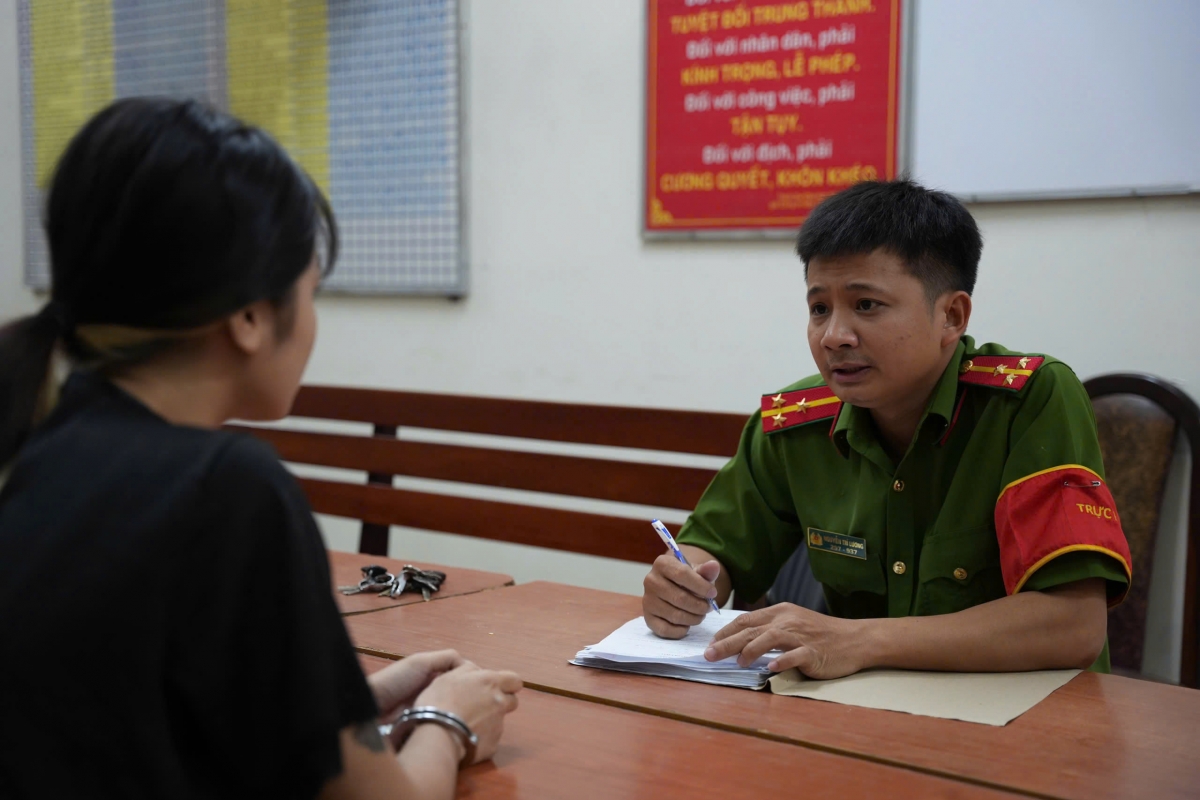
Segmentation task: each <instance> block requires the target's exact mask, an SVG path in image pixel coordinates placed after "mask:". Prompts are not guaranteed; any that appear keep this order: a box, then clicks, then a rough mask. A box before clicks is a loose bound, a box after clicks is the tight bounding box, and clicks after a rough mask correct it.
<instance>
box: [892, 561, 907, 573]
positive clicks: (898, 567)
mask: <svg viewBox="0 0 1200 800" xmlns="http://www.w3.org/2000/svg"><path fill="white" fill-rule="evenodd" d="M906 569H908V567H906V566H904V562H903V561H897V562H896V563H895V564H892V572H894V573H896V574H897V575H903V574H904V570H906Z"/></svg>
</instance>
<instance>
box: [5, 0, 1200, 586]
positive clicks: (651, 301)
mask: <svg viewBox="0 0 1200 800" xmlns="http://www.w3.org/2000/svg"><path fill="white" fill-rule="evenodd" d="M3 2H4V13H3V15H2V19H0V53H3V55H2V56H0V241H3V242H4V243H5V245H6V246H5V247H4V248H2V249H0V317H7V316H10V315H11V314H13V313H15V312H17V311H21V310H25V309H28V308H31V307H33V299H32V298H31V296H30V294H29V293H28V292H27V291H25V290H24V289H23V288H22V287H21V278H20V263H21V262H20V227H19V226H20V195H19V185H20V184H19V180H18V175H19V173H18V171H17V170H18V169H19V142H18V136H19V129H18V124H17V119H16V109H17V108H18V103H17V83H16V45H15V41H16V39H15V34H14V32H13V29H14V27H15V22H14V14H13V11H12V0H3ZM464 2H465V0H464ZM465 4H466V8H467V11H466V20H467V24H468V27H469V35H468V45H467V48H466V52H467V60H468V69H467V79H468V80H467V88H468V93H467V96H466V98H465V103H466V108H467V109H468V115H469V127H468V132H467V133H468V138H469V148H470V166H469V170H470V185H469V191H468V200H469V207H470V223H471V232H470V253H471V290H470V294H469V296H468V297H467V298H466V299H465V300H462V301H460V302H450V301H446V300H436V299H420V300H417V299H379V298H376V299H366V298H351V297H326V298H324V299H323V300H322V301H321V304H320V312H321V333H320V338H319V341H318V345H317V350H316V353H315V354H314V357H313V361H312V364H311V367H310V369H309V372H308V379H309V380H310V381H312V382H321V383H339V384H353V385H357V386H377V387H389V388H405V389H419V390H432V391H441V392H463V393H473V394H487V395H497V396H510V397H524V398H538V399H556V400H566V401H581V402H595V403H622V404H635V405H649V406H662V407H668V408H670V407H678V408H688V409H712V410H724V411H738V412H749V411H750V410H752V409H753V408H755V407H756V404H757V398H758V396H759V394H760V393H762V392H765V391H768V390H773V389H776V388H778V387H780V386H783V385H785V384H787V383H790V382H791V381H793V380H795V379H796V378H797V377H800V376H802V375H805V374H809V373H811V372H814V371H815V369H814V367H813V364H812V361H811V358H810V356H809V354H808V348H807V345H806V341H805V337H804V325H805V311H804V305H803V298H802V288H803V277H802V274H801V270H800V265H799V263H798V261H797V259H796V258H795V257H794V256H793V255H792V254H791V246H790V245H789V244H788V243H786V242H757V243H753V242H752V243H745V242H742V243H733V242H730V243H711V242H706V243H662V242H656V243H653V244H648V243H645V242H643V241H642V240H641V238H640V236H639V234H638V230H639V229H638V220H639V208H640V202H641V197H640V187H641V161H642V127H641V126H642V101H643V96H642V84H643V76H642V46H643V33H642V28H643V13H644V12H643V5H644V4H642V3H640V2H634V0H624V2H619V3H618V2H613V3H606V4H605V7H604V9H603V13H600V12H598V11H597V10H596V8H595V6H594V4H584V3H582V2H574V3H572V2H565V1H564V0H521V2H516V0H472V1H471V2H469V3H465ZM972 211H973V212H974V213H975V215H976V217H977V219H978V220H979V222H980V225H981V226H982V228H983V231H984V235H985V238H986V246H985V249H984V260H983V265H982V267H981V278H980V281H979V287H978V291H977V293H976V312H975V314H976V316H975V319H974V321H973V323H972V330H971V332H972V333H973V334H974V335H975V336H976V337H977V338H979V339H982V340H991V341H999V342H1002V343H1004V344H1006V345H1008V346H1010V347H1013V348H1016V349H1028V350H1032V351H1047V352H1050V353H1052V354H1054V355H1056V356H1058V357H1060V358H1063V359H1064V360H1066V361H1067V362H1068V363H1070V364H1071V365H1072V366H1074V367H1075V369H1076V371H1077V372H1078V373H1079V374H1080V376H1081V377H1087V376H1091V375H1095V374H1098V373H1103V372H1113V371H1124V370H1134V371H1142V372H1150V373H1154V374H1158V375H1161V376H1164V377H1166V378H1168V379H1170V380H1173V381H1175V382H1176V383H1178V384H1179V385H1181V386H1183V387H1184V389H1185V390H1187V391H1188V392H1189V393H1191V394H1192V395H1193V396H1194V397H1200V352H1198V343H1200V323H1198V322H1197V312H1196V308H1195V305H1196V301H1197V299H1200V264H1198V263H1197V261H1198V254H1200V197H1186V198H1164V199H1145V200H1104V201H1088V202H1054V203H1042V204H1014V205H992V206H976V207H974V208H972ZM330 536H331V542H332V543H333V544H335V545H337V546H342V547H346V546H349V542H350V541H351V539H352V536H351V535H350V533H349V530H348V528H347V527H346V526H344V525H337V524H334V525H332V526H331V527H330ZM393 542H394V544H393V551H394V552H395V553H396V554H397V555H403V556H407V557H409V558H413V559H426V560H431V561H441V562H442V563H448V564H458V565H463V566H478V567H483V568H487V567H492V568H496V569H502V570H504V571H508V572H510V573H512V574H514V575H515V576H516V577H517V578H518V579H519V580H531V579H534V578H549V579H558V580H566V581H569V582H577V583H583V584H587V585H598V586H605V587H610V588H613V589H616V590H620V591H629V592H640V575H641V573H642V571H643V570H642V568H641V567H640V566H638V565H627V564H618V563H615V562H603V561H593V560H591V559H587V558H584V557H574V556H563V555H560V554H555V553H546V552H542V551H531V550H530V549H529V548H512V547H509V546H505V545H498V544H490V543H479V542H475V541H472V540H466V539H460V538H457V537H446V536H435V535H429V534H424V535H421V534H409V533H405V534H404V535H403V536H402V537H401V536H394V537H393Z"/></svg>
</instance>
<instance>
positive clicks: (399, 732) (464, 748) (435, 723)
mask: <svg viewBox="0 0 1200 800" xmlns="http://www.w3.org/2000/svg"><path fill="white" fill-rule="evenodd" d="M423 727H435V728H441V729H442V730H443V731H444V732H445V733H446V734H447V735H448V736H450V737H452V738H453V739H454V740H455V742H456V743H457V745H458V749H459V751H460V754H459V766H460V767H465V766H470V764H471V763H473V762H474V760H475V748H476V747H478V745H479V737H478V736H476V735H475V732H474V731H472V730H471V728H470V726H469V725H467V723H466V721H465V720H464V719H463V718H462V717H460V716H458V715H457V714H455V713H453V712H451V711H445V710H443V709H440V708H437V707H435V706H422V705H418V706H414V707H412V708H409V709H405V710H404V711H403V712H402V713H401V714H400V716H399V717H397V718H396V721H395V722H394V723H392V724H391V725H390V726H387V728H388V731H389V733H388V735H389V736H390V737H392V739H393V741H395V740H396V739H397V738H398V739H400V740H401V741H403V740H404V738H405V737H406V736H409V735H410V734H411V733H412V732H413V731H416V730H419V729H420V728H423Z"/></svg>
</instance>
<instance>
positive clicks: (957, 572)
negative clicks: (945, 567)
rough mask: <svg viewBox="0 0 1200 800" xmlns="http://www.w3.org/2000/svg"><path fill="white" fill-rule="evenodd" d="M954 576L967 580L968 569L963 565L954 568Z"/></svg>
mask: <svg viewBox="0 0 1200 800" xmlns="http://www.w3.org/2000/svg"><path fill="white" fill-rule="evenodd" d="M954 577H955V578H958V579H959V580H960V581H965V580H966V579H967V571H966V570H965V569H963V568H962V567H959V568H958V569H956V570H954Z"/></svg>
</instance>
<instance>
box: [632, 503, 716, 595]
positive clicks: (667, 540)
mask: <svg viewBox="0 0 1200 800" xmlns="http://www.w3.org/2000/svg"><path fill="white" fill-rule="evenodd" d="M650 526H651V527H652V528H654V531H655V533H657V534H658V538H660V539H662V540H663V544H665V545H666V546H667V547H669V548H670V550H671V552H672V553H674V554H675V557H676V558H678V559H679V560H680V562H682V563H683V565H684V566H685V567H687V568H689V569H692V568H693V567H692V565H691V564H689V563H688V560H687V559H686V558H684V557H683V553H682V552H681V551H680V550H679V545H677V544H675V537H674V536H672V535H671V532H670V531H669V530H667V526H666V525H663V524H662V523H661V522H660V521H658V520H656V519H652V520H650ZM708 604H709V605H710V606H712V609H713V611H715V612H717V613H718V614H720V613H721V607H720V606H718V605H717V601H716V600H714V599H713V598H711V597H710V598H708Z"/></svg>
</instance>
